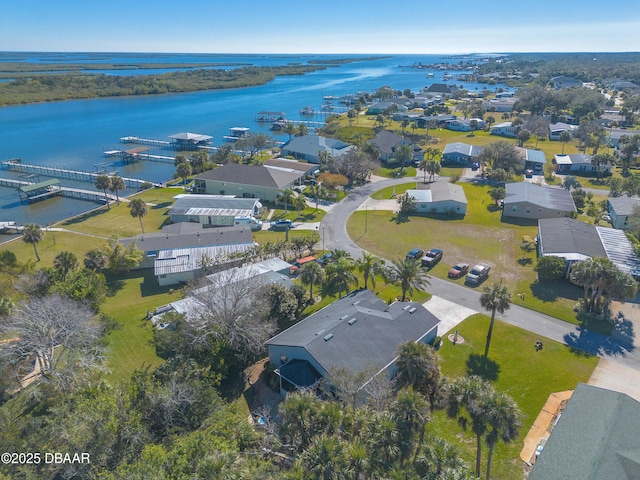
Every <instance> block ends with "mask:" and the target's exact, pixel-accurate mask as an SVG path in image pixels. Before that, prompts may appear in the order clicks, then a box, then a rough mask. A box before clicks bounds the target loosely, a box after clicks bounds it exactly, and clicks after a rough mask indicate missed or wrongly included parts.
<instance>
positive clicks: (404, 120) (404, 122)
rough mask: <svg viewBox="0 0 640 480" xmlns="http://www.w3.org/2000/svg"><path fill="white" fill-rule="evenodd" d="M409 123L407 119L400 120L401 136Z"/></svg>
mask: <svg viewBox="0 0 640 480" xmlns="http://www.w3.org/2000/svg"><path fill="white" fill-rule="evenodd" d="M410 123H411V122H410V121H409V119H408V118H403V119H402V123H401V127H402V134H403V135H404V133H405V130H406V129H407V127H408V126H409V124H410Z"/></svg>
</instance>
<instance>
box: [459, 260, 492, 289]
mask: <svg viewBox="0 0 640 480" xmlns="http://www.w3.org/2000/svg"><path fill="white" fill-rule="evenodd" d="M490 271H491V267H490V266H489V265H485V264H484V263H479V264H478V265H476V266H475V267H473V268H472V269H471V271H470V272H469V273H468V274H467V278H466V279H465V283H468V284H470V285H478V284H479V283H481V282H483V281H484V280H486V278H487V277H488V276H489V272H490Z"/></svg>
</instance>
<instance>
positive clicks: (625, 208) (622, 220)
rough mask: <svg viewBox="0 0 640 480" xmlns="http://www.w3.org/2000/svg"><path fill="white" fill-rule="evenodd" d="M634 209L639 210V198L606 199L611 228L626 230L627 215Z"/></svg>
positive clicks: (624, 196) (625, 196)
mask: <svg viewBox="0 0 640 480" xmlns="http://www.w3.org/2000/svg"><path fill="white" fill-rule="evenodd" d="M636 207H638V208H640V198H631V197H629V196H627V195H623V196H621V197H609V198H608V199H607V210H608V211H609V215H610V216H611V225H612V226H613V228H619V229H621V230H626V229H627V228H628V225H627V221H628V219H629V215H631V214H632V213H633V209H634V208H636Z"/></svg>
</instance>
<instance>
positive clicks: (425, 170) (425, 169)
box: [418, 157, 429, 183]
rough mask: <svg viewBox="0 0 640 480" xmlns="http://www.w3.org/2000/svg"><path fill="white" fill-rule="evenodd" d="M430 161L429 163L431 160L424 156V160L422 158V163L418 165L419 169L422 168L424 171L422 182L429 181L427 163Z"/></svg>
mask: <svg viewBox="0 0 640 480" xmlns="http://www.w3.org/2000/svg"><path fill="white" fill-rule="evenodd" d="M428 163H429V160H427V157H423V158H422V160H420V164H419V165H418V169H419V170H422V173H423V177H422V183H427V164H428Z"/></svg>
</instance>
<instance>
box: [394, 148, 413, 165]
mask: <svg viewBox="0 0 640 480" xmlns="http://www.w3.org/2000/svg"><path fill="white" fill-rule="evenodd" d="M393 158H394V159H395V160H396V161H398V162H400V170H402V169H404V167H405V164H406V163H407V162H408V161H409V160H411V159H412V158H413V148H411V145H407V144H404V145H400V146H399V147H398V148H396V149H395V151H394V152H393Z"/></svg>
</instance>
